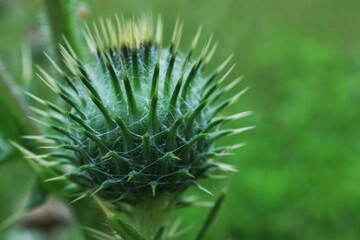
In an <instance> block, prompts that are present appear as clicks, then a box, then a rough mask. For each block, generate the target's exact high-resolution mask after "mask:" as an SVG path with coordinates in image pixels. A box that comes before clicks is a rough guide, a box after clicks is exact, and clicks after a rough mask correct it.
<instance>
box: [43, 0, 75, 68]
mask: <svg viewBox="0 0 360 240" xmlns="http://www.w3.org/2000/svg"><path fill="white" fill-rule="evenodd" d="M43 1H44V3H45V8H46V12H47V16H48V20H49V24H50V28H51V29H50V30H51V34H52V41H53V46H54V47H56V49H55V53H56V56H57V57H56V58H57V61H56V62H57V63H58V64H59V66H61V67H62V69H63V70H64V69H66V68H65V67H64V63H63V62H62V61H60V60H61V59H62V56H61V52H60V48H59V44H61V45H63V46H66V42H65V40H64V37H65V38H66V40H67V41H68V42H69V44H70V46H71V47H72V49H73V50H74V51H75V53H76V54H77V55H79V53H80V43H79V39H80V38H79V35H78V32H77V27H76V15H75V9H74V8H75V5H76V1H77V0H43Z"/></svg>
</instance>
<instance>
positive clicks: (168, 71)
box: [33, 17, 251, 203]
mask: <svg viewBox="0 0 360 240" xmlns="http://www.w3.org/2000/svg"><path fill="white" fill-rule="evenodd" d="M181 32H182V25H181V24H179V23H177V24H176V26H175V30H174V33H173V37H172V41H171V43H170V45H169V46H167V47H163V46H162V23H161V21H160V20H158V22H157V24H156V27H154V26H153V23H152V21H151V19H150V18H149V17H144V18H142V19H141V20H140V21H128V22H126V21H123V20H119V19H118V18H117V17H116V18H115V23H114V22H112V21H110V20H106V21H104V20H100V21H99V24H98V25H96V24H94V26H93V29H92V30H90V29H89V28H88V27H86V34H85V39H86V42H87V45H88V49H89V54H88V56H86V58H85V59H80V58H79V57H78V56H77V55H76V54H75V53H74V51H73V50H72V48H71V46H66V47H62V54H63V56H64V62H65V64H66V65H67V67H68V69H66V70H61V69H60V68H59V67H57V66H56V65H55V64H54V66H55V68H56V69H57V70H58V71H59V73H60V74H61V75H62V76H63V78H64V81H63V83H61V82H62V81H59V80H55V79H54V78H53V77H51V76H50V75H49V74H48V73H46V72H45V71H43V70H42V69H40V74H39V76H40V78H41V79H42V80H43V81H44V82H45V83H46V84H47V85H48V86H49V87H50V88H51V89H52V90H53V91H54V92H55V93H56V94H57V95H58V96H59V98H61V99H62V100H63V101H64V102H65V103H66V106H65V107H58V106H57V105H56V104H53V103H50V102H48V101H45V100H43V99H39V98H37V97H34V96H33V97H34V98H35V99H37V100H38V101H39V102H40V103H43V104H44V105H46V106H48V110H47V111H46V112H43V111H41V110H36V111H37V112H38V113H40V114H41V115H43V116H46V117H47V118H48V119H47V120H46V123H45V125H46V126H47V127H49V128H50V129H52V132H51V134H50V135H49V136H48V137H47V138H48V139H49V140H51V141H53V142H54V145H52V148H53V149H54V150H52V152H51V154H49V156H51V158H52V159H57V160H53V161H57V162H58V163H59V164H58V165H57V166H56V168H57V170H58V171H59V172H60V173H62V174H63V175H64V176H65V177H67V178H68V179H70V180H72V181H73V182H75V183H77V184H78V185H79V186H80V187H81V189H83V190H84V191H91V192H93V193H95V192H96V193H97V194H98V195H99V196H101V197H102V198H104V199H110V200H116V199H124V200H127V201H129V202H135V203H136V202H139V201H143V200H144V199H148V198H152V197H154V196H160V195H162V194H164V193H181V192H182V191H183V190H185V189H186V188H187V187H188V186H190V185H198V183H197V181H198V179H199V178H200V177H202V176H204V174H205V173H206V172H207V171H208V170H209V169H212V168H214V169H216V168H218V169H219V168H220V169H221V170H231V167H229V166H227V165H225V164H223V163H220V162H218V161H217V158H218V156H221V155H222V153H223V152H224V151H226V150H228V149H229V147H226V146H225V147H218V148H215V147H214V143H215V142H216V140H218V139H219V138H221V137H223V136H226V135H230V134H237V133H240V132H243V131H245V130H248V129H250V128H251V127H245V128H240V129H226V130H219V126H220V125H221V124H222V123H224V122H228V121H231V120H235V119H238V118H241V117H244V116H247V115H249V112H244V113H240V114H237V115H234V116H230V117H216V116H217V115H218V114H219V112H220V111H221V110H223V109H224V108H226V107H227V106H229V105H230V104H232V103H234V102H235V101H237V99H238V98H239V97H240V96H241V95H242V94H243V93H244V92H245V91H246V89H245V90H243V91H241V92H239V93H238V94H237V95H236V96H234V97H232V98H230V99H228V100H225V101H223V102H220V103H219V102H218V99H219V97H220V96H221V95H222V94H223V93H225V92H226V91H227V90H229V89H230V88H233V87H234V86H235V84H237V83H238V81H239V80H236V81H234V82H231V83H230V85H228V86H227V87H224V88H222V87H221V85H222V83H223V81H224V79H225V78H226V77H227V75H228V74H229V73H230V71H231V70H232V69H233V67H231V68H230V70H228V71H227V72H225V73H224V74H221V75H220V73H221V72H222V71H223V69H224V68H225V67H226V65H227V64H228V62H229V61H230V59H231V57H230V58H228V59H227V60H225V62H224V63H223V64H221V65H220V66H219V67H217V68H216V69H214V70H213V71H212V72H211V73H210V74H209V75H204V73H203V69H204V68H205V66H206V64H207V63H208V62H209V60H210V59H211V57H212V55H213V53H214V51H215V48H216V47H211V39H210V40H208V42H207V43H206V44H205V46H204V47H203V49H202V51H201V53H200V55H199V56H198V57H193V52H194V49H195V47H196V45H197V42H198V39H199V35H200V31H199V32H198V33H197V34H196V36H195V38H194V40H193V42H192V46H191V49H190V50H189V51H187V52H181V51H179V50H178V46H179V41H180V37H181ZM218 76H220V78H219V80H216V78H217V77H218Z"/></svg>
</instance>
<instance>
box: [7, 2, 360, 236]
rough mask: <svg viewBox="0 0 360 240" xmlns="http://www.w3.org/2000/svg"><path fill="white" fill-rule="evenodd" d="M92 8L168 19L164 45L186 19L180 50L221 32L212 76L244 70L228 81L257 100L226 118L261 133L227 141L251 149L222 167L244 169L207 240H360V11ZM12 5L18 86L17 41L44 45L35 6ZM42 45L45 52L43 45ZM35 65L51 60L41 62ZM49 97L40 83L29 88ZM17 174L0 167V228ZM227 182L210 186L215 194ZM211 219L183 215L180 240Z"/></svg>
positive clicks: (339, 7)
mask: <svg viewBox="0 0 360 240" xmlns="http://www.w3.org/2000/svg"><path fill="white" fill-rule="evenodd" d="M1 2H5V0H1ZM89 5H90V9H92V10H91V17H92V18H96V17H97V16H111V15H112V14H114V11H115V12H116V13H123V14H124V15H125V16H131V15H132V14H133V13H134V14H135V15H136V14H138V13H141V12H144V11H151V12H152V13H153V14H154V15H157V14H161V16H162V17H163V19H164V22H165V30H164V32H165V35H166V37H165V38H166V39H169V37H170V35H171V30H172V26H173V24H174V22H175V20H176V17H177V16H179V17H180V19H182V20H184V22H185V28H184V34H183V42H182V48H183V49H186V48H187V46H188V45H189V44H190V41H191V38H192V37H193V35H194V33H195V32H196V29H197V27H198V25H200V24H202V25H203V29H204V35H203V36H202V38H201V40H202V41H205V40H206V39H207V36H208V35H209V34H210V33H214V38H215V39H216V40H218V41H219V43H220V44H219V48H218V52H217V54H216V58H215V59H214V61H213V63H212V64H211V66H215V65H216V64H219V63H220V62H221V60H222V59H225V58H226V57H227V56H228V55H229V54H231V53H232V52H235V61H236V62H237V68H236V71H234V73H233V74H232V75H231V76H230V78H229V80H228V81H230V80H231V79H232V78H235V77H236V76H237V75H236V74H243V75H244V76H245V79H244V81H243V82H242V83H241V84H240V86H241V87H245V86H248V85H249V86H251V90H250V91H249V92H248V93H247V94H246V96H244V97H243V98H242V99H241V100H240V101H239V102H238V103H236V104H235V105H233V106H232V108H231V109H229V110H227V112H228V113H231V112H237V111H239V110H253V111H254V112H255V114H254V115H253V116H252V117H250V118H248V119H246V120H241V122H239V123H237V124H236V126H242V125H245V124H251V125H256V126H257V129H256V130H254V131H252V132H249V133H246V134H243V135H241V136H239V137H234V138H231V139H229V140H228V141H231V142H233V143H234V144H235V143H238V142H243V141H246V142H248V146H246V147H245V148H243V149H239V150H238V151H237V152H236V155H234V156H231V157H228V158H227V159H226V161H227V162H230V163H231V162H237V163H238V168H239V173H238V174H237V175H236V176H235V178H234V180H233V183H232V185H231V187H230V189H229V193H228V195H227V197H226V201H225V206H224V208H223V211H221V213H220V216H219V218H218V219H217V220H216V221H215V223H214V226H213V228H212V229H211V231H210V233H209V235H208V236H207V238H206V239H209V240H212V239H214V240H215V239H233V240H237V239H357V238H358V236H360V228H359V227H358V226H359V225H360V216H359V212H360V201H359V199H360V189H359V182H360V174H359V172H360V160H359V153H360V127H359V126H358V120H359V119H360V111H359V108H358V103H359V101H360V25H359V20H360V19H359V14H358V9H360V2H359V1H357V0H344V1H336V0H332V1H330V0H327V1H326V0H312V1H310V0H293V1H285V0H277V1H251V0H242V1H238V0H223V1H221V2H219V1H215V0H207V1H205V0H192V1H190V0H182V1H176V2H174V1H160V0H156V1H145V0H141V1H116V0H108V1H95V0H90V1H89ZM7 7H8V8H7V10H6V11H3V12H2V13H1V15H0V21H1V23H2V24H0V31H1V32H2V37H1V38H0V57H1V58H3V59H4V60H5V61H6V65H7V66H8V68H9V71H10V72H11V73H12V74H13V75H14V76H16V78H17V79H19V77H20V73H19V69H20V68H21V63H20V62H19V59H20V51H19V48H20V46H21V43H22V42H23V41H24V39H25V38H27V39H29V34H30V35H31V36H32V37H33V36H35V40H34V39H33V41H35V43H33V44H35V45H36V43H37V42H36V40H39V39H36V36H37V35H36V34H35V35H32V33H31V32H32V31H34V29H35V30H36V29H38V27H37V25H38V24H39V22H42V20H41V19H42V17H41V14H40V9H41V7H40V1H39V0H38V1H31V3H30V2H29V1H25V0H16V1H11V2H10V1H9V4H8V6H7ZM40 29H42V27H40ZM29 32H30V33H29ZM30 38H31V37H30ZM40 40H41V39H40ZM37 46H38V48H39V49H38V50H37V51H39V52H41V51H42V47H41V46H45V44H43V45H41V44H40V45H37ZM44 48H45V47H44ZM36 57H37V58H36V60H37V61H38V62H42V61H43V60H44V57H43V56H42V55H41V54H40V53H39V54H38V55H36ZM211 66H210V68H211ZM235 73H236V74H235ZM231 77H232V78H231ZM44 89H45V88H44V87H43V86H42V85H41V84H37V85H36V87H35V89H34V90H35V91H36V92H43V91H44ZM238 91H240V88H238V89H233V92H238ZM17 164H19V163H13V164H7V165H0V170H1V171H3V172H4V173H8V174H1V175H0V183H1V189H2V191H1V192H0V219H2V216H1V214H5V213H7V212H8V211H9V208H8V205H7V204H6V202H7V201H11V200H10V199H12V198H15V196H19V195H18V194H16V191H21V190H22V188H23V186H22V184H23V183H24V181H20V179H21V178H22V177H23V176H20V177H19V178H12V179H18V180H16V181H15V180H13V181H12V184H11V186H9V184H8V181H9V180H8V179H9V178H11V176H9V175H11V174H10V173H9V172H11V171H14V172H18V171H19V173H21V171H22V170H15V169H21V168H18V167H17V166H16V165H17ZM25 172H26V171H25ZM24 176H25V175H24ZM221 183H222V182H219V183H218V184H217V185H216V186H215V187H214V186H212V185H213V184H209V183H208V182H205V183H204V184H205V185H210V186H212V190H214V192H215V193H216V192H217V191H218V189H219V188H220V187H221ZM10 205H11V204H10ZM206 212H207V209H196V208H195V209H194V208H193V209H187V210H185V211H184V213H185V214H186V216H185V217H184V224H185V225H186V224H192V223H193V222H195V225H194V227H193V228H192V229H191V230H190V232H189V233H188V235H186V236H185V238H184V239H189V236H191V235H193V234H194V233H195V232H196V230H197V228H198V227H199V224H198V223H196V222H197V221H198V219H204V217H205V214H206Z"/></svg>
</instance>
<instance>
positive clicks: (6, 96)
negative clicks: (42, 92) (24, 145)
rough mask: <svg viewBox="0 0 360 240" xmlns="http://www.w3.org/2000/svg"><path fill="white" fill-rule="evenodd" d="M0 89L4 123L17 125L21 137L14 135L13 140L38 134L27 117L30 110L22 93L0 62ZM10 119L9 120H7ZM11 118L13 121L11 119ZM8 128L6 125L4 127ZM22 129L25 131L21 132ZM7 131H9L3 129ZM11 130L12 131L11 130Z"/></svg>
mask: <svg viewBox="0 0 360 240" xmlns="http://www.w3.org/2000/svg"><path fill="white" fill-rule="evenodd" d="M0 89H1V96H0V100H1V103H2V104H1V106H0V112H3V113H4V115H2V116H4V118H3V119H2V122H7V121H8V122H9V124H12V125H14V124H16V126H17V128H18V129H13V130H14V131H15V130H17V131H18V132H19V136H15V135H14V134H12V135H11V136H8V137H11V138H12V139H13V140H15V139H17V138H19V137H20V134H21V135H23V134H37V133H39V132H40V131H39V129H38V128H37V127H36V126H35V125H34V124H33V122H32V121H28V120H27V119H26V116H29V109H28V107H27V104H26V101H25V99H24V97H23V94H22V91H21V90H20V88H19V87H18V86H17V85H16V83H15V81H14V80H13V78H12V77H11V75H10V74H9V73H8V72H7V71H6V69H5V67H4V66H3V64H2V62H1V60H0ZM7 118H9V119H7ZM10 118H11V119H10ZM3 126H6V125H3ZM20 129H22V130H23V131H20ZM3 130H4V131H7V129H3ZM10 130H11V129H10Z"/></svg>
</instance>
